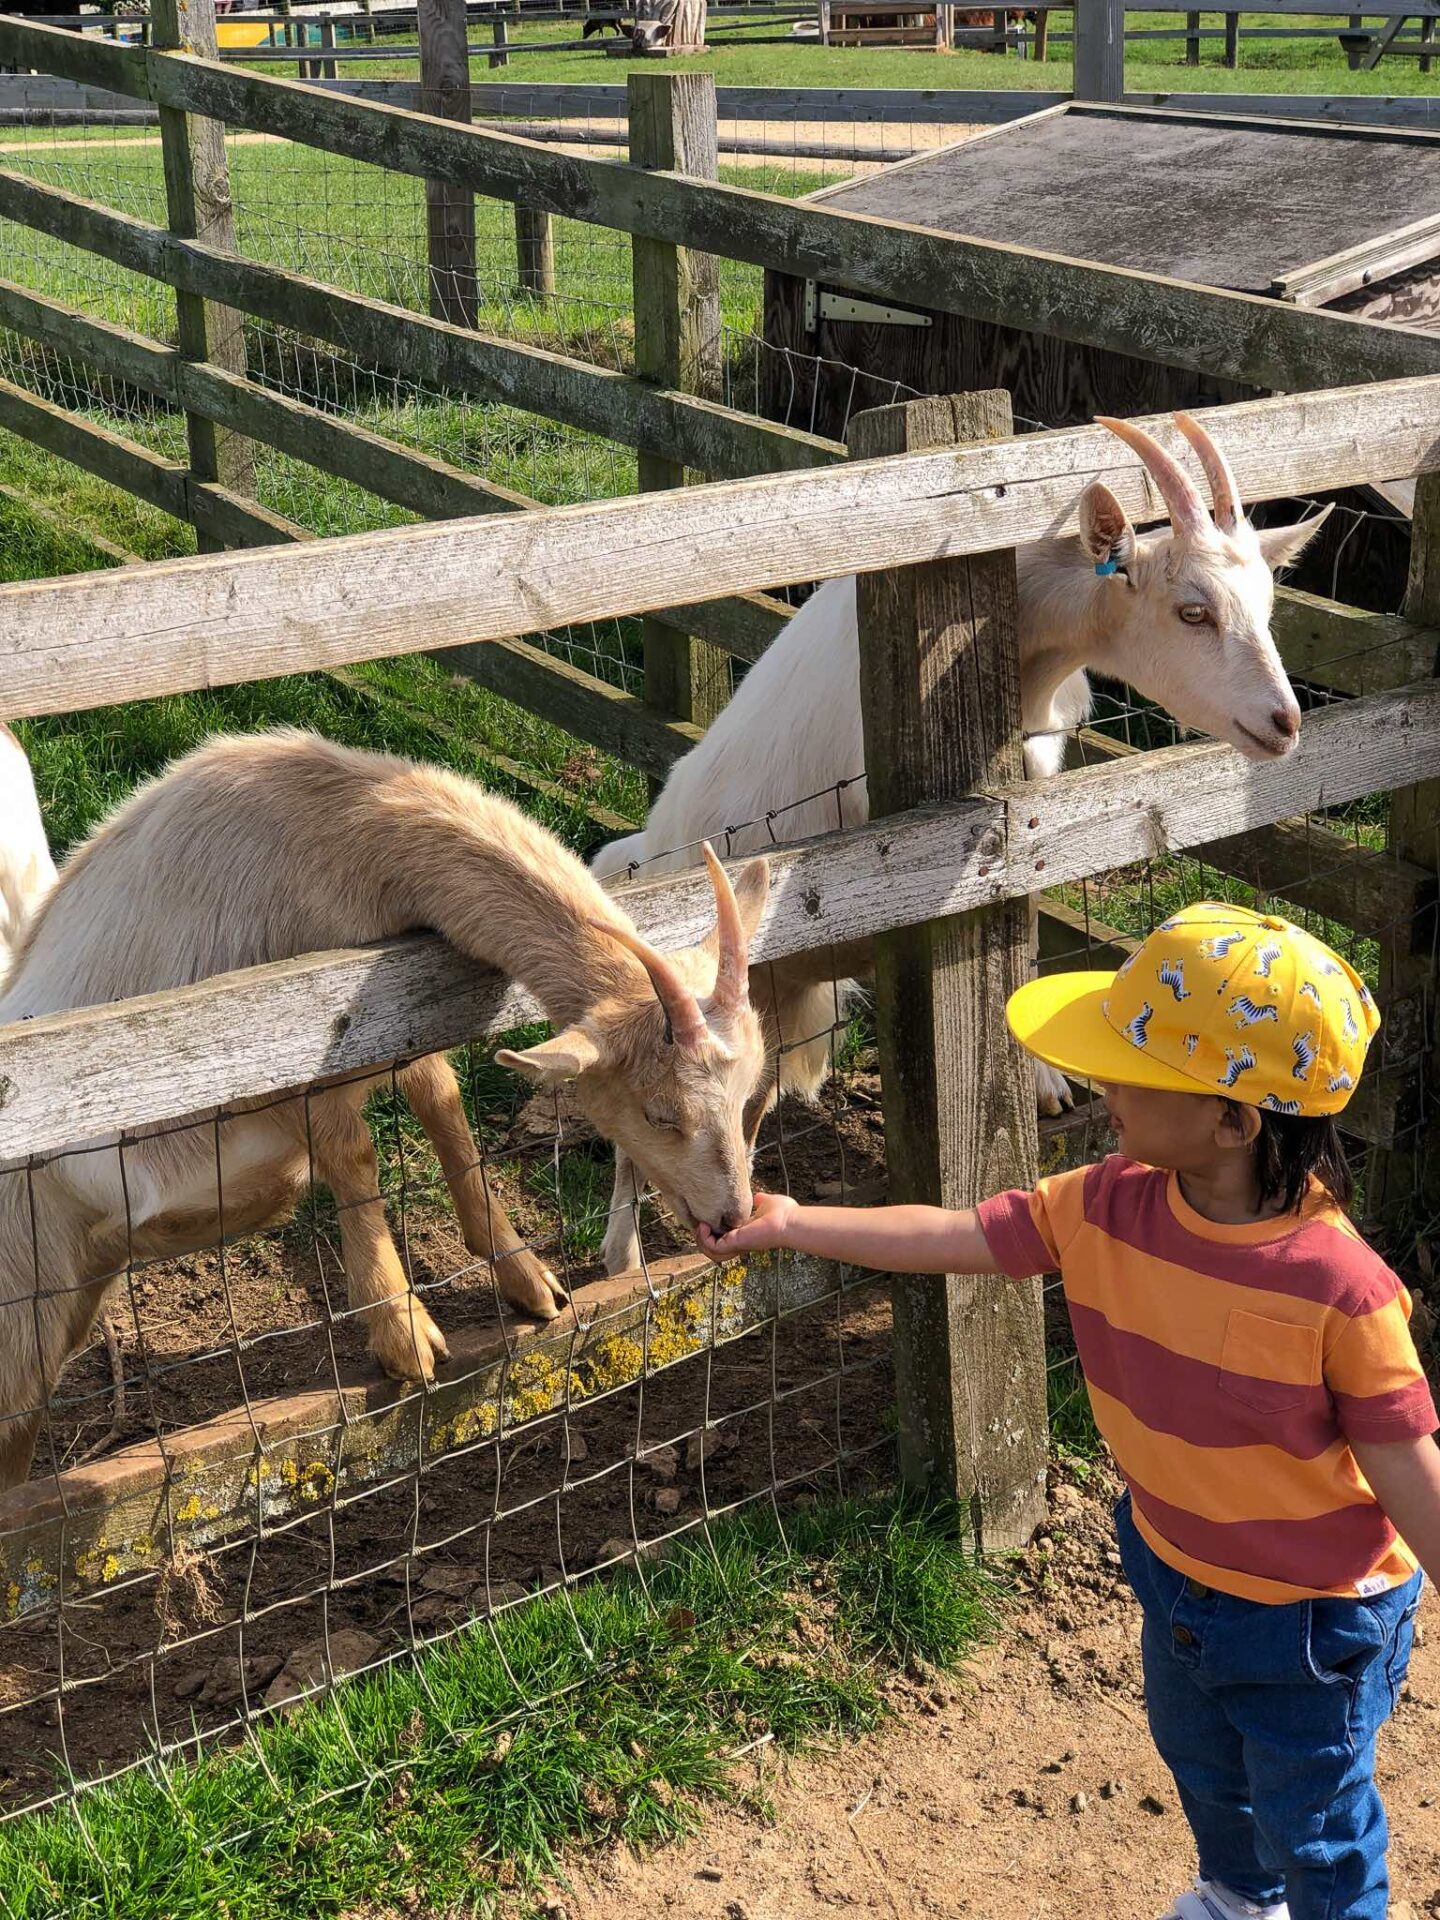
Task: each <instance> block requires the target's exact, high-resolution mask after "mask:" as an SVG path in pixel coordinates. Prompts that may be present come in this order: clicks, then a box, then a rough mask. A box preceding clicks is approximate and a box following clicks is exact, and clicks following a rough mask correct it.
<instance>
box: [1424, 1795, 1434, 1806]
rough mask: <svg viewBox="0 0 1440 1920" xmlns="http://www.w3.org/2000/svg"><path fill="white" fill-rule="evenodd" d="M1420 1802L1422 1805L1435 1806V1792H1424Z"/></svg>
mask: <svg viewBox="0 0 1440 1920" xmlns="http://www.w3.org/2000/svg"><path fill="white" fill-rule="evenodd" d="M1420 1804H1421V1806H1422V1807H1433V1806H1434V1804H1435V1796H1434V1794H1433V1793H1426V1794H1422V1795H1421V1798H1420Z"/></svg>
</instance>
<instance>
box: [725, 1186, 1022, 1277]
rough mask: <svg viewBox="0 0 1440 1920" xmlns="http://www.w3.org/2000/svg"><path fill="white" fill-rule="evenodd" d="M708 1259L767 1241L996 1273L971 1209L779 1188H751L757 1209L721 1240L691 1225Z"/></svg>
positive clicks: (906, 1268)
mask: <svg viewBox="0 0 1440 1920" xmlns="http://www.w3.org/2000/svg"><path fill="white" fill-rule="evenodd" d="M695 1237H696V1239H697V1240H698V1241H699V1242H700V1248H701V1251H702V1252H703V1253H707V1254H708V1255H709V1256H710V1258H711V1259H712V1260H730V1259H733V1258H734V1257H735V1256H736V1255H737V1254H742V1253H756V1252H759V1251H760V1250H761V1249H763V1248H767V1247H791V1248H793V1249H794V1250H795V1251H796V1252H797V1253H818V1254H820V1255H822V1256H823V1257H824V1258H825V1259H828V1260H845V1261H848V1262H849V1264H850V1265H851V1266H856V1267H873V1268H875V1269H876V1270H877V1271H879V1272H881V1273H999V1272H1001V1270H1002V1269H1001V1266H1000V1263H999V1261H998V1260H997V1259H996V1258H995V1256H994V1254H993V1253H991V1251H990V1247H989V1243H988V1242H987V1240H986V1238H985V1235H984V1234H983V1233H982V1232H981V1229H980V1222H979V1220H978V1219H977V1217H976V1215H975V1213H974V1211H973V1210H972V1209H970V1208H966V1209H965V1210H964V1211H963V1212H960V1213H950V1212H948V1211H947V1210H946V1209H945V1208H944V1207H802V1206H801V1205H800V1204H799V1202H798V1201H795V1200H791V1199H790V1198H789V1197H788V1195H786V1194H783V1193H757V1194H756V1196H755V1212H754V1214H753V1215H752V1217H751V1218H750V1219H749V1220H747V1221H746V1222H745V1224H744V1226H742V1227H736V1228H734V1229H733V1230H732V1231H731V1232H730V1233H727V1234H724V1235H722V1236H721V1237H720V1238H719V1239H717V1238H716V1236H715V1235H714V1234H713V1233H712V1232H711V1231H710V1229H709V1227H707V1226H706V1225H704V1223H703V1222H702V1223H701V1225H699V1226H698V1227H697V1228H696V1229H695Z"/></svg>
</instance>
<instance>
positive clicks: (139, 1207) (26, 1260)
mask: <svg viewBox="0 0 1440 1920" xmlns="http://www.w3.org/2000/svg"><path fill="white" fill-rule="evenodd" d="M710 872H711V879H712V881H713V884H714V889H715V901H716V929H715V934H714V935H713V936H712V938H711V939H710V940H709V941H707V942H706V943H705V944H704V945H703V946H700V947H697V948H693V949H687V950H685V951H683V952H679V953H673V954H666V955H662V954H659V953H657V952H656V951H655V950H654V949H653V948H651V947H649V946H648V945H647V944H646V943H645V942H644V941H643V940H642V939H641V938H640V936H639V935H638V934H637V932H636V931H635V928H634V926H633V924H632V923H631V922H630V920H629V919H628V918H627V917H626V915H625V914H624V912H623V911H622V909H621V908H620V907H618V906H617V905H616V904H615V902H614V901H612V900H611V899H609V898H608V896H607V895H606V894H605V893H604V892H603V891H602V889H601V888H600V887H599V886H598V885H597V884H596V882H595V881H594V880H593V879H592V878H591V877H590V875H589V874H588V873H587V872H586V870H585V868H584V866H583V865H582V864H581V862H580V861H579V860H577V859H576V858H575V857H574V856H573V855H572V854H571V853H569V852H568V851H567V850H566V849H565V848H564V847H563V846H561V845H560V843H559V842H558V841H557V840H556V839H555V838H554V836H553V835H551V834H549V833H547V832H546V831H545V830H544V829H543V828H541V827H540V826H538V825H537V824H536V823H535V822H534V821H533V820H530V819H528V818H527V817H526V816H525V815H524V814H522V813H520V812H519V811H518V810H517V809H516V808H514V807H512V806H510V805H509V804H508V803H507V802H505V801H503V800H498V799H496V798H494V797H493V796H492V795H489V794H487V793H485V792H483V791H482V790H481V789H480V788H479V787H477V786H475V785H473V784H472V783H471V782H469V781H466V780H463V779H460V778H459V777H457V776H456V775H454V774H451V773H447V772H444V771H441V770H440V769H437V768H433V767H421V766H416V765H414V764H412V763H410V762H408V761H404V760H398V759H391V758H387V757H384V756H381V755H378V754H369V753H358V752H354V751H352V750H349V749H346V748H342V747H337V746H333V745H331V744H330V743H328V742H326V741H324V740H320V739H317V738H314V737H313V736H309V735H305V734H299V733H273V734H262V735H259V736H250V737H239V738H233V739H222V740H217V741H214V742H212V743H211V744H210V745H208V746H205V747H202V748H201V749H200V750H199V751H198V752H197V753H194V754H192V755H191V756H189V758H187V759H185V760H183V761H181V762H180V763H179V764H178V765H176V766H175V767H173V768H171V769H170V771H169V772H167V773H165V774H163V775H162V776H161V777H160V778H159V779H158V780H156V781H154V782H153V783H151V784H150V785H149V786H147V787H145V788H142V789H141V791H140V792H138V793H137V794H136V795H135V796H134V797H133V798H131V799H130V800H129V801H128V802H127V803H126V804H125V805H124V806H123V807H121V808H120V810H119V811H118V812H117V813H116V814H115V815H114V816H113V817H112V818H111V819H110V820H109V821H107V822H106V823H105V824H104V825H103V826H102V827H101V828H100V829H99V830H98V832H97V833H96V834H95V836H94V837H93V838H92V839H91V840H90V841H89V842H88V843H87V844H86V845H85V846H84V847H82V848H81V849H80V851H79V852H78V853H77V854H76V855H75V856H74V858H73V859H71V860H70V861H69V862H68V864H67V865H66V867H65V869H64V871H63V873H62V875H61V877H60V880H59V884H58V885H57V887H56V888H55V891H54V892H53V893H52V894H51V895H50V896H49V898H48V900H47V901H46V902H45V904H44V905H43V907H42V908H41V910H40V911H39V913H38V914H37V916H36V917H35V919H34V921H33V923H32V924H31V926H30V929H29V932H28V936H27V938H26V939H25V941H24V943H23V944H22V946H21V948H20V951H19V953H18V954H17V956H16V959H15V964H14V969H13V971H12V973H11V976H10V978H9V981H8V982H7V983H6V985H5V987H4V989H3V991H0V1025H4V1024H6V1023H8V1022H10V1021H15V1020H20V1019H24V1018H27V1017H29V1016H34V1015H41V1014H47V1013H54V1012H57V1011H60V1010H62V1009H66V1008H72V1007H83V1006H92V1005H97V1004H101V1003H104V1002H108V1001H113V1000H118V999H124V998H129V997H132V996H134V995H137V994H146V993H155V992H159V991H163V990H165V989H168V988H174V987H182V986H186V985H188V984H190V983H191V982H193V981H196V980H201V979H204V978H206V977H208V976H210V975H212V974H217V973H224V972H228V971H230V970H231V969H234V968H237V967H251V966H258V965H260V964H262V963H264V962H266V961H273V960H281V959H286V958H289V957H291V956H293V955H296V954H301V953H306V952H311V951H315V950H320V949H324V948H330V947H350V946H358V945H362V944H364V943H365V942H368V941H374V940H382V939H385V938H387V937H389V936H393V935H396V934H401V933H405V932H407V931H410V930H413V929H416V928H433V929H434V930H435V931H437V932H439V933H441V934H443V935H444V936H445V938H446V939H447V940H449V941H450V942H451V943H452V944H453V945H454V946H455V947H457V948H459V949H460V951H461V952H463V953H465V954H467V955H469V956H470V957H471V958H472V959H475V960H478V961H482V962H484V963H486V964H488V965H492V966H495V967H497V968H499V969H500V970H502V971H503V972H504V973H506V974H508V975H510V976H511V977H513V978H515V979H517V980H519V981H521V982H523V983H524V985H526V986H527V987H528V988H529V989H530V990H531V991H532V992H533V993H534V994H535V996H536V997H537V998H538V1000H539V1001H540V1003H541V1005H542V1006H543V1007H544V1008H545V1010H546V1013H547V1014H548V1015H549V1017H550V1019H551V1020H552V1021H553V1023H554V1025H555V1027H556V1029H557V1030H556V1032H555V1034H554V1037H553V1038H552V1039H549V1040H547V1041H544V1042H543V1043H542V1044H540V1045H538V1046H534V1047H530V1048H527V1049H526V1050H525V1051H524V1052H520V1053H509V1052H502V1053H501V1054H499V1055H498V1056H497V1057H498V1058H499V1059H500V1060H501V1061H502V1062H503V1063H504V1064H505V1065H507V1066H511V1067H514V1068H516V1069H518V1070H519V1071H520V1072H522V1073H524V1074H526V1075H527V1076H529V1077H530V1078H531V1079H532V1080H535V1081H537V1082H541V1083H546V1084H550V1085H556V1084H559V1083H560V1082H563V1081H573V1082H574V1083H575V1094H576V1099H577V1102H578V1104H579V1106H580V1107H581V1108H582V1109H583V1110H584V1112H585V1113H586V1114H587V1115H588V1117H589V1118H590V1119H591V1121H592V1122H593V1123H594V1125H595V1126H596V1128H597V1129H598V1130H599V1132H600V1133H602V1134H603V1135H605V1136H606V1137H607V1138H610V1139H613V1140H615V1141H616V1142H617V1143H621V1145H622V1146H623V1150H624V1152H625V1153H626V1155H627V1156H628V1157H629V1159H631V1160H633V1161H634V1162H635V1163H636V1164H637V1165H638V1166H639V1167H640V1168H641V1169H642V1170H643V1173H644V1177H645V1178H646V1179H647V1180H648V1181H650V1182H651V1183H652V1184H653V1185H654V1186H655V1187H657V1188H658V1189H659V1191H660V1192H661V1193H662V1194H663V1195H664V1196H665V1198H666V1200H667V1202H668V1204H669V1205H670V1206H671V1208H672V1209H673V1211H674V1212H675V1213H676V1214H677V1215H678V1216H679V1217H680V1218H681V1219H682V1220H683V1221H684V1222H685V1224H686V1225H687V1226H693V1225H694V1223H695V1222H696V1221H697V1220H706V1221H709V1222H711V1223H712V1224H713V1225H714V1226H715V1227H716V1229H717V1230H719V1228H720V1227H721V1225H722V1223H724V1222H727V1221H735V1220H739V1219H744V1218H747V1217H748V1215H749V1212H750V1205H751V1199H750V1176H749V1142H748V1140H747V1134H746V1128H745V1118H746V1106H747V1102H749V1101H750V1100H751V1096H752V1095H753V1094H754V1093H755V1091H756V1089H757V1088H758V1087H759V1086H760V1084H761V1082H762V1081H763V1079H764V1075H765V1055H764V1044H763V1040H762V1035H761V1029H760V1022H759V1019H758V1017H757V1016H756V1014H755V1013H754V1012H753V1011H752V1009H751V1007H750V1003H749V994H748V986H747V981H748V973H747V954H748V941H749V936H750V933H751V931H753V928H754V926H755V924H756V922H757V920H758V918H759V915H760V912H761V910H762V908H763V906H764V902H765V896H766V891H767V887H768V879H769V876H768V869H767V867H766V865H765V862H764V861H763V860H757V861H753V862H752V863H751V864H750V865H749V866H747V867H746V868H745V870H744V871H743V873H742V874H741V876H740V879H739V883H738V890H732V888H731V886H730V884H729V882H728V880H727V879H726V877H725V875H724V872H723V871H722V869H721V868H720V866H719V863H718V862H717V861H716V860H715V859H714V856H713V855H712V856H710ZM386 1078H388V1076H371V1077H369V1078H368V1079H362V1080H359V1081H351V1082H349V1083H347V1084H344V1085H337V1084H333V1083H331V1084H328V1085H326V1086H323V1087H322V1088H321V1089H320V1090H319V1091H312V1093H311V1095H310V1097H309V1098H308V1100H307V1099H306V1098H305V1097H304V1095H303V1094H300V1093H296V1094H294V1095H293V1096H282V1097H272V1098H270V1099H267V1100H265V1101H258V1100H257V1101H253V1102H250V1103H246V1104H244V1105H243V1106H242V1107H241V1109H240V1110H239V1111H238V1112H237V1113H236V1114H235V1117H233V1118H227V1119H226V1120H225V1121H224V1122H223V1123H221V1125H220V1128H219V1151H218V1156H217V1148H216V1135H215V1131H214V1130H213V1129H212V1128H211V1127H208V1126H199V1127H191V1128H181V1129H178V1130H176V1129H174V1128H172V1129H169V1130H167V1131H163V1132H157V1133H151V1134H148V1135H146V1136H145V1137H144V1138H141V1139H139V1140H131V1141H128V1142H127V1143H126V1145H125V1147H124V1150H123V1165H122V1153H121V1149H120V1147H119V1144H118V1141H110V1142H102V1143H100V1145H99V1146H98V1147H96V1148H92V1149H90V1150H86V1151H81V1152H75V1153H68V1154H61V1155H57V1156H55V1157H52V1158H51V1159H49V1160H48V1161H46V1162H44V1163H41V1164H34V1165H32V1166H31V1167H30V1168H28V1169H27V1168H23V1167H19V1166H16V1165H14V1164H13V1163H12V1165H11V1166H9V1167H8V1168H5V1167H0V1486H8V1485H13V1484H14V1483H15V1482H17V1481H19V1480H21V1479H23V1478H24V1477H25V1475H26V1474H27V1473H28V1471H29V1465H30V1459H31V1456H32V1452H33V1448H34V1443H35V1438H36V1434H37V1432H38V1429H39V1425H40V1422H41V1419H42V1418H43V1409H44V1405H45V1402H46V1399H47V1398H48V1396H49V1394H50V1393H51V1392H52V1391H53V1389H54V1385H55V1382H56V1379H57V1377H58V1375H59V1373H60V1370H61V1368H62V1366H63V1365H64V1363H65V1361H66V1360H67V1359H68V1358H69V1357H70V1355H72V1354H73V1353H74V1352H75V1351H76V1349H77V1348H78V1347H79V1346H80V1345H81V1343H82V1342H83V1341H84V1339H85V1337H86V1334H87V1332H88V1330H89V1328H90V1325H91V1323H92V1321H93V1320H94V1317H95V1314H96V1311H97V1309H98V1308H99V1306H100V1303H101V1299H102V1297H103V1295H104V1293H105V1290H106V1287H107V1285H108V1284H109V1283H110V1281H111V1280H112V1279H114V1278H115V1276H116V1275H117V1274H118V1273H119V1272H121V1271H122V1270H123V1269H124V1268H125V1266H126V1265H127V1264H128V1263H129V1262H130V1261H132V1260H154V1259H166V1258H170V1257H172V1256H175V1255H180V1254H185V1253H191V1252H195V1251H198V1250H200V1249H202V1248H205V1247H207V1246H214V1245H215V1244H216V1243H217V1241H218V1240H219V1238H220V1236H221V1234H222V1231H223V1233H224V1234H225V1235H227V1236H230V1235H235V1234H242V1233H249V1232H254V1231H255V1230H257V1229H259V1228H261V1227H264V1226H267V1225H271V1224H273V1223H274V1222H276V1221H278V1220H282V1219H284V1218H285V1217H286V1216H287V1215H288V1214H290V1213H291V1211H292V1210H293V1209H294V1207H295V1205H296V1203H297V1201H298V1200H299V1199H300V1197H301V1195H302V1194H303V1193H304V1191H305V1190H306V1188H307V1186H308V1184H309V1181H310V1178H311V1176H312V1167H313V1175H314V1177H315V1178H317V1179H318V1180H320V1181H322V1182H323V1183H324V1184H325V1185H326V1186H328V1187H329V1188H330V1190H331V1192H332V1193H333V1194H334V1197H335V1201H336V1205H337V1207H338V1209H339V1217H340V1239H341V1250H342V1254H343V1258H344V1262H345V1272H346V1280H347V1286H348V1293H349V1300H350V1305H351V1308H352V1309H353V1310H355V1311H357V1312H359V1313H361V1314H362V1315H363V1316H364V1318H365V1320H366V1323H367V1326H368V1329H369V1336H370V1347H371V1351H372V1352H373V1353H374V1354H375V1357H376V1358H377V1359H378V1360H379V1361H380V1363H381V1365H382V1366H383V1367H384V1368H385V1369H386V1370H387V1371H388V1372H390V1373H392V1374H395V1375H397V1376H399V1377H401V1378H405V1379H415V1378H421V1377H423V1378H429V1377H430V1376H431V1374H432V1373H433V1371H434V1368H435V1365H436V1363H437V1361H438V1360H441V1359H443V1358H444V1357H445V1352H446V1348H445V1340H444V1336H443V1335H442V1334H441V1332H440V1330H439V1328H438V1327H437V1326H436V1325H435V1322H434V1321H433V1320H432V1319H431V1317H430V1315H429V1313H428V1312H427V1311H426V1309H425V1307H424V1306H423V1305H422V1304H421V1303H420V1301H419V1300H417V1299H416V1298H415V1296H414V1295H413V1293H412V1292H411V1290H410V1287H409V1285H408V1282H407V1280H406V1277H405V1272H404V1269H403V1267H402V1265H401V1262H400V1259H399V1256H398V1254H397V1252H396V1249H395V1245H394V1242H393V1241H392V1239H391V1236H390V1232H389V1229H388V1227H387V1225H386V1221H385V1212H384V1206H383V1203H382V1201H381V1199H380V1187H379V1167H378V1163H377V1160H376V1154H375V1148H374V1144H373V1142H372V1141H371V1138H370V1134H369V1131H368V1129H367V1127H366V1125H365V1122H364V1118H363V1115H362V1107H363V1105H364V1101H365V1098H366V1095H367V1094H368V1093H369V1092H370V1091H371V1090H372V1089H373V1088H374V1087H375V1086H376V1085H377V1084H380V1083H381V1082H382V1080H384V1079H386ZM399 1084H400V1087H401V1088H402V1090H403V1091H404V1093H405V1096H406V1098H407V1099H408V1101H409V1102H410V1105H411V1106H412V1108H413V1109H414V1112H415V1115H416V1118H417V1119H418V1120H419V1121H420V1123H421V1125H422V1126H423V1127H424V1129H425V1132H426V1133H427V1134H428V1136H429V1138H430V1140H431V1141H432V1143H433V1145H434V1147H435V1151H436V1154H437V1156H438V1158H439V1161H440V1165H441V1168H442V1171H443V1173H444V1176H445V1180H446V1183H447V1185H448V1187H449V1189H450V1193H451V1195H452V1197H453V1199H454V1202H455V1207H456V1211H457V1213H458V1215H459V1218H460V1223H461V1226H462V1229H463V1231H464V1235H465V1241H466V1245H467V1246H468V1247H469V1248H470V1250H471V1251H472V1252H473V1253H475V1254H477V1255H479V1256H482V1257H484V1258H487V1259H488V1258H494V1259H495V1260H496V1262H497V1264H496V1278H497V1283H498V1286H499V1290H500V1293H501V1295H502V1296H503V1297H504V1298H505V1299H506V1300H507V1301H508V1302H510V1303H511V1304H512V1305H514V1306H516V1307H518V1308H519V1309H521V1310H522V1311H523V1312H525V1313H528V1314H532V1315H536V1316H539V1317H543V1318H549V1317H552V1316H553V1315H554V1314H555V1312H556V1311H557V1303H560V1302H563V1300H564V1298H565V1296H564V1294H563V1292H562V1291H561V1289H560V1287H559V1285H558V1283H557V1282H556V1280H555V1277H554V1275H553V1274H552V1273H551V1272H550V1271H549V1269H548V1268H546V1267H544V1266H542V1265H541V1263H540V1262H539V1261H538V1260H537V1259H536V1257H535V1256H534V1254H533V1253H531V1252H529V1251H528V1250H526V1249H525V1248H524V1247H523V1245H522V1243H521V1242H520V1241H519V1239H518V1238H517V1237H516V1235H515V1233H514V1230H513V1229H512V1228H511V1226H510V1224H509V1222H508V1221H507V1220H506V1218H505V1216H504V1213H503V1211H502V1210H501V1209H500V1208H499V1207H498V1205H497V1204H496V1203H495V1201H494V1199H493V1197H492V1196H491V1194H490V1193H489V1192H488V1190H487V1185H486V1181H485V1179H484V1176H483V1174H482V1172H481V1170H480V1166H479V1156H478V1154H477V1152H476V1148H475V1145H474V1142H473V1139H472V1137H471V1133H470V1128H469V1125H468V1122H467V1120H466V1117H465V1112H464V1109H463V1106H462V1104H461V1099H460V1091H459V1088H458V1086H457V1085H456V1081H455V1076H454V1074H453V1072H452V1071H451V1069H450V1066H449V1064H448V1062H447V1061H446V1060H445V1059H444V1058H443V1056H440V1055H438V1054H437V1055H432V1056H430V1057H428V1058H425V1059H421V1060H418V1061H416V1062H415V1063H414V1064H413V1065H411V1066H409V1067H406V1068H405V1069H404V1070H403V1071H402V1072H401V1073H400V1075H399ZM217 1157H218V1161H219V1165H218V1169H217Z"/></svg>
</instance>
